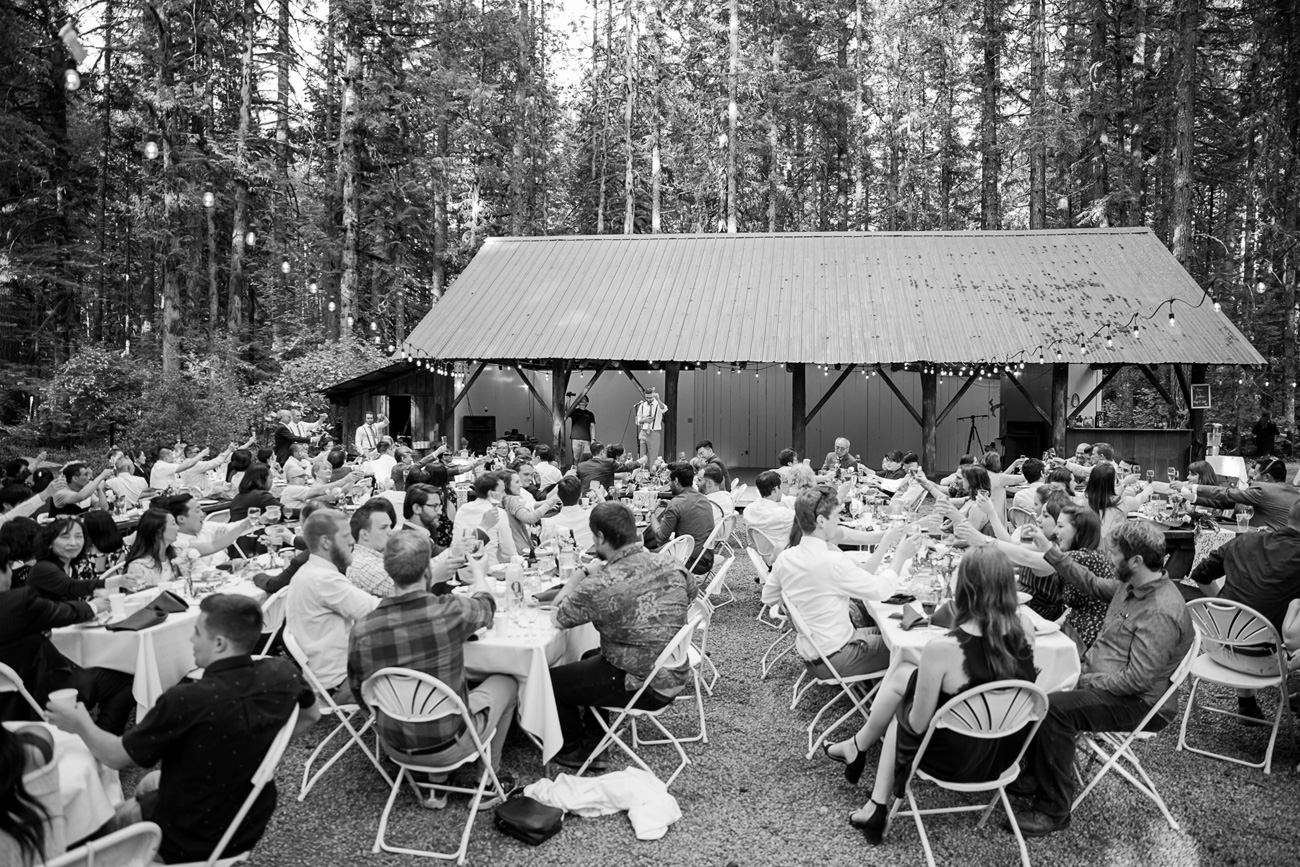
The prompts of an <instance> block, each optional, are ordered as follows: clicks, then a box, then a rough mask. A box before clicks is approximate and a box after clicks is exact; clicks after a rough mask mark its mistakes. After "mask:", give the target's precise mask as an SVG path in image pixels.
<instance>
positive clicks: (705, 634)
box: [682, 557, 736, 744]
mask: <svg viewBox="0 0 1300 867" xmlns="http://www.w3.org/2000/svg"><path fill="white" fill-rule="evenodd" d="M735 562H736V558H735V557H728V558H727V559H726V560H725V561H723V563H722V568H720V569H719V570H718V571H717V572H716V573H715V574H714V576H713V578H712V580H710V581H709V586H708V587H706V588H705V589H704V592H703V593H701V594H700V595H699V596H697V597H695V601H694V602H692V603H691V608H692V610H696V611H699V612H700V613H701V614H702V615H703V620H702V621H701V624H700V628H699V629H698V630H696V631H697V632H698V634H699V637H700V646H699V649H698V650H696V649H695V645H694V644H692V645H691V651H692V654H691V656H692V660H693V662H694V661H695V660H694V657H695V655H697V654H698V655H699V658H700V659H699V662H701V663H708V666H709V670H710V671H712V672H713V677H712V679H703V682H704V691H705V692H707V693H708V694H709V695H713V685H714V684H715V683H717V682H718V667H717V665H715V664H714V662H713V660H712V658H710V657H709V651H708V647H709V626H710V625H711V624H712V623H713V612H714V611H716V610H717V609H719V608H721V607H722V606H721V605H714V604H713V601H712V597H714V596H717V595H719V594H720V588H721V587H722V586H723V584H724V582H726V580H727V572H728V571H729V570H730V569H731V564H733V563H735ZM723 604H726V603H723ZM700 719H701V723H702V722H703V715H701V718H700ZM703 729H704V726H703V725H701V726H700V730H701V731H703ZM682 740H689V738H682ZM704 742H705V743H706V744H707V743H708V742H709V739H708V738H707V737H706V738H704Z"/></svg>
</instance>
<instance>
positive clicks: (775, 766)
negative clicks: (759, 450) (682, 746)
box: [249, 556, 1300, 867]
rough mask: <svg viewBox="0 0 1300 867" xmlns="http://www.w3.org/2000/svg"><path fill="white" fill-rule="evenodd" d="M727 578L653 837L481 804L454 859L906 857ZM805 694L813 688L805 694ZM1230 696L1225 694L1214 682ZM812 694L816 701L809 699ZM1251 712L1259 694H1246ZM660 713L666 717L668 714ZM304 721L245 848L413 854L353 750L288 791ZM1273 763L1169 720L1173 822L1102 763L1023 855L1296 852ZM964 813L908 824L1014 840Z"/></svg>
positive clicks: (966, 854)
mask: <svg viewBox="0 0 1300 867" xmlns="http://www.w3.org/2000/svg"><path fill="white" fill-rule="evenodd" d="M730 584H731V586H732V587H733V588H734V589H735V591H736V595H737V597H738V601H737V602H736V603H735V604H732V605H726V606H724V607H722V608H721V609H719V610H718V612H717V614H716V616H715V618H714V622H713V628H712V631H711V634H710V636H709V649H710V655H711V656H712V657H713V659H714V660H715V661H716V663H717V665H718V668H719V669H720V670H721V672H722V677H721V679H720V680H719V682H718V685H717V687H716V688H715V691H714V695H713V697H712V698H711V699H710V698H708V697H707V696H706V708H707V710H708V715H709V738H710V743H709V744H708V745H700V744H691V745H688V747H687V750H688V753H689V755H690V756H691V759H692V764H691V766H689V767H688V768H686V770H684V771H683V772H682V774H681V776H679V777H678V779H677V780H676V782H675V783H674V785H673V788H672V793H673V794H674V795H675V796H676V797H677V799H678V801H679V803H680V805H681V809H682V813H683V818H682V820H681V821H680V822H678V823H677V824H675V825H674V826H673V827H672V828H671V829H670V830H669V831H668V834H667V835H666V836H665V837H664V838H663V839H662V840H659V841H655V842H641V841H638V840H637V839H636V837H635V835H634V834H633V833H632V828H631V825H630V824H629V823H628V821H627V818H626V816H625V815H623V814H618V815H612V816H605V817H601V818H597V819H580V818H576V817H573V816H570V817H568V818H566V820H565V827H564V830H563V831H562V832H561V833H560V834H558V835H557V836H556V837H554V838H552V839H551V840H549V841H547V842H546V843H544V844H543V845H541V846H539V847H528V846H525V845H524V844H522V843H519V842H516V841H515V840H513V839H511V838H509V837H506V836H505V835H503V834H502V833H500V832H499V831H497V830H496V829H495V828H494V827H493V826H492V817H491V815H490V812H488V813H483V814H481V815H480V816H479V818H478V820H477V821H476V823H475V828H474V832H473V835H472V836H471V839H470V848H469V862H470V863H473V864H480V865H482V864H499V863H509V864H518V865H606V864H621V865H641V864H644V865H657V864H671V863H682V864H689V865H717V867H731V865H737V867H749V865H803V864H807V865H822V864H857V863H861V862H863V861H867V862H868V863H873V864H900V865H902V864H906V865H916V864H922V863H924V855H923V854H922V851H921V846H920V842H919V839H918V837H917V833H916V829H915V826H914V825H912V824H911V821H910V820H903V821H900V822H898V823H896V824H895V825H894V827H893V828H892V829H891V830H890V834H889V837H888V838H887V839H886V841H885V845H884V846H881V847H879V848H877V849H872V848H871V847H870V846H868V845H867V844H866V842H865V841H864V840H863V838H862V836H861V835H860V834H859V833H858V832H857V831H856V830H854V829H853V828H851V827H850V826H849V824H848V821H847V814H848V813H849V811H851V810H853V809H856V808H857V807H858V806H860V805H861V804H862V803H863V802H864V801H865V800H866V798H867V795H868V793H869V789H868V788H867V783H869V781H870V780H871V778H872V768H873V767H874V758H875V757H874V756H873V757H872V759H871V760H869V762H868V767H867V774H866V775H865V776H864V779H863V786H861V787H852V786H849V785H848V784H847V783H846V782H845V781H844V778H843V775H842V772H841V767H840V766H839V765H833V764H831V763H830V762H829V761H828V760H826V759H825V758H823V757H821V756H818V757H817V758H815V759H813V760H811V761H810V760H807V759H805V758H804V752H805V744H806V735H805V726H806V725H807V724H808V722H809V720H811V718H812V715H813V713H814V712H815V708H816V707H817V706H818V704H819V702H818V701H817V694H813V695H810V696H808V697H806V698H805V700H804V702H803V703H802V704H801V705H800V707H799V709H798V710H795V711H791V710H790V709H789V697H790V687H791V685H792V684H793V682H794V680H795V677H796V676H797V674H798V670H799V669H798V667H797V666H798V663H797V662H795V661H793V660H791V659H790V658H789V657H787V658H786V659H785V660H782V662H781V663H779V664H778V666H777V668H776V669H775V670H774V671H773V673H772V675H771V676H770V677H769V678H768V680H767V681H762V680H760V679H759V664H758V660H759V658H760V656H761V655H762V652H763V649H764V648H765V646H766V644H767V642H768V641H770V640H771V638H772V637H774V636H775V631H774V630H772V629H771V628H769V627H767V626H764V625H762V624H759V623H758V622H756V620H755V616H756V614H757V612H758V608H759V604H758V587H757V586H756V585H755V583H754V581H753V570H752V568H751V566H750V564H749V563H748V561H747V558H744V557H743V556H742V558H741V559H740V560H738V561H737V563H736V565H735V567H733V569H732V572H731V576H730ZM822 695H824V696H825V695H828V694H826V693H822ZM1217 695H1218V696H1219V697H1221V698H1225V699H1227V700H1228V701H1231V696H1230V695H1228V694H1227V693H1219V694H1217ZM821 700H823V701H824V700H825V699H824V698H822V699H821ZM1261 703H1262V704H1263V706H1264V708H1265V711H1266V712H1268V711H1270V710H1271V709H1272V708H1273V707H1274V706H1275V705H1274V704H1273V703H1272V701H1271V700H1270V699H1268V698H1266V697H1265V698H1262V699H1261ZM678 704H679V705H681V707H680V708H675V709H673V710H672V711H670V712H669V714H668V715H667V717H666V718H665V722H666V724H668V725H669V728H670V729H673V730H675V731H681V732H684V733H691V732H693V731H694V719H693V717H692V716H691V714H692V713H693V712H694V705H693V703H688V702H685V701H683V702H679V703H678ZM674 723H675V725H674ZM328 730H329V729H328V728H327V724H326V723H324V722H322V723H320V724H318V725H317V726H316V728H315V729H313V730H312V731H311V732H310V733H309V734H308V736H307V737H306V738H304V739H302V740H300V741H299V742H296V743H294V744H291V745H290V747H289V751H288V753H287V754H286V756H285V759H284V762H283V764H282V765H281V766H280V772H279V775H278V779H279V784H280V789H281V799H280V806H279V808H278V810H277V811H276V814H275V818H274V819H273V821H272V823H271V825H270V827H269V829H268V830H267V833H266V835H265V837H263V839H262V841H261V843H260V844H259V845H258V847H257V849H256V851H255V852H254V854H253V856H252V858H251V859H250V862H249V863H252V864H256V865H286V867H287V865H331V864H332V865H349V864H358V863H362V862H363V861H368V862H370V863H385V864H394V865H398V864H411V865H414V864H427V863H429V862H428V861H426V860H424V859H419V858H416V857H407V856H399V855H389V854H385V855H371V853H370V847H371V844H372V843H373V842H374V836H375V831H376V829H377V828H378V823H379V814H380V812H381V811H382V809H383V805H384V801H385V798H386V797H387V788H386V786H385V785H384V783H383V781H382V780H381V779H380V778H379V776H378V774H377V773H376V772H375V771H374V769H373V768H372V767H371V766H370V764H369V763H368V762H367V761H366V760H365V759H364V757H362V756H360V754H359V752H357V751H355V750H353V751H351V752H350V753H349V754H348V755H347V756H345V757H344V758H343V759H341V760H340V762H339V763H338V764H337V765H336V766H335V767H334V768H333V769H332V770H331V771H330V772H329V773H328V774H327V775H326V776H325V777H324V778H323V779H322V780H321V781H320V782H319V783H317V786H316V788H315V789H313V791H312V793H311V794H310V795H309V796H308V798H307V800H306V802H305V803H299V802H298V801H297V800H296V796H297V791H298V783H299V780H300V779H301V775H302V767H303V762H304V761H305V759H306V756H307V754H308V753H309V751H310V749H311V748H312V747H314V746H315V744H316V743H318V742H319V740H320V739H321V738H323V737H324V736H325V734H326V733H327V732H328ZM1192 732H1193V733H1194V734H1195V735H1197V736H1199V738H1200V739H1201V740H1200V742H1201V743H1205V742H1207V741H1214V742H1216V743H1217V744H1219V749H1226V750H1237V751H1238V754H1239V755H1243V756H1246V757H1249V758H1252V759H1253V758H1255V757H1256V756H1260V755H1262V750H1263V745H1264V743H1265V737H1266V735H1265V734H1264V733H1263V731H1262V730H1256V729H1246V728H1243V727H1241V726H1239V725H1237V724H1236V723H1235V722H1233V721H1231V720H1227V719H1222V721H1219V720H1216V719H1210V718H1208V716H1207V715H1202V716H1200V717H1198V718H1197V719H1194V720H1193V725H1192ZM1280 740H1281V743H1280V744H1279V747H1278V750H1277V752H1276V754H1275V760H1274V772H1273V773H1272V774H1271V775H1269V776H1265V775H1264V773H1263V772H1262V771H1260V770H1255V769H1251V768H1244V767H1240V766H1236V765H1230V764H1228V763H1225V762H1219V761H1215V760H1212V759H1209V758H1206V757H1203V756H1197V755H1194V754H1191V753H1187V752H1178V751H1176V750H1175V749H1174V745H1175V743H1176V742H1177V731H1176V728H1175V727H1171V728H1170V729H1169V730H1167V731H1165V732H1164V733H1162V734H1161V735H1160V736H1159V737H1157V738H1155V739H1153V740H1152V741H1149V742H1147V743H1146V744H1143V745H1142V746H1140V747H1139V748H1138V749H1139V755H1140V756H1141V758H1142V760H1143V762H1144V765H1145V767H1146V768H1147V771H1148V773H1150V774H1151V775H1152V777H1153V779H1154V780H1155V782H1156V785H1157V787H1158V788H1159V789H1160V791H1161V793H1162V794H1163V795H1164V797H1165V800H1166V802H1167V803H1169V805H1170V809H1171V810H1172V811H1173V813H1174V816H1175V818H1177V819H1178V820H1179V822H1180V823H1181V824H1182V826H1183V830H1182V831H1173V830H1172V829H1170V827H1169V826H1168V824H1167V823H1166V822H1165V821H1164V819H1163V818H1162V817H1161V815H1160V813H1159V812H1158V811H1157V810H1156V809H1155V807H1154V805H1152V804H1150V803H1149V802H1148V801H1146V800H1145V799H1144V798H1142V797H1141V796H1140V795H1138V794H1137V792H1136V791H1135V790H1133V789H1132V788H1131V787H1129V786H1128V785H1127V784H1125V783H1123V781H1122V780H1121V779H1120V778H1118V777H1117V776H1114V775H1110V777H1108V779H1107V780H1105V781H1103V782H1102V783H1101V785H1100V786H1099V787H1098V789H1096V790H1094V792H1093V794H1092V795H1090V796H1089V799H1088V800H1087V801H1086V802H1085V803H1084V804H1083V806H1082V807H1081V808H1080V810H1079V811H1078V813H1077V814H1076V815H1075V816H1074V821H1073V825H1072V827H1071V828H1070V829H1069V830H1067V831H1065V832H1062V833H1058V834H1054V835H1052V836H1051V837H1048V838H1046V839H1042V840H1030V841H1029V851H1030V857H1031V859H1032V860H1033V861H1034V862H1035V863H1036V864H1040V865H1047V864H1052V865H1080V867H1100V865H1108V867H1109V865H1139V867H1163V865H1170V867H1173V865H1178V867H1187V865H1219V864H1223V865H1229V864H1250V865H1284V864H1300V845H1298V844H1300V834H1297V832H1296V816H1297V814H1298V813H1300V791H1298V790H1297V786H1296V778H1295V776H1294V772H1293V769H1294V767H1295V763H1296V761H1297V759H1300V755H1297V753H1296V751H1294V750H1293V749H1292V748H1291V747H1290V746H1289V745H1288V744H1287V743H1286V734H1285V732H1283V735H1282V738H1281V739H1280ZM643 754H644V755H645V756H646V758H647V760H648V761H649V762H650V764H651V765H652V766H653V767H655V768H656V769H662V770H664V772H665V773H667V772H668V770H669V769H671V767H672V765H671V763H670V761H669V755H671V756H672V758H673V759H675V758H676V754H675V752H673V750H672V748H671V747H647V748H644V752H643ZM502 767H503V770H505V771H508V772H510V773H513V774H514V775H515V777H516V779H517V780H518V781H519V782H520V783H526V782H529V781H531V780H534V779H537V778H538V777H540V776H542V775H543V774H544V773H546V772H547V771H549V773H550V774H551V775H554V774H555V773H556V772H557V770H556V769H555V768H554V766H552V767H550V768H547V769H544V768H543V767H542V766H541V765H540V756H539V754H538V752H537V750H536V749H535V748H534V747H533V746H532V744H531V743H530V742H529V741H528V740H527V739H526V738H524V737H522V736H517V735H516V733H513V732H512V733H511V736H510V738H509V740H508V742H507V746H506V752H505V756H504V758H503V765H502ZM918 799H919V800H920V802H921V804H922V806H923V807H924V806H927V805H931V804H933V805H939V804H948V803H958V802H959V801H958V800H957V799H956V798H955V797H954V796H945V794H943V793H938V792H937V791H936V790H934V789H932V788H922V789H919V790H918ZM463 805H464V801H463V800H462V801H457V800H456V799H455V798H453V800H452V804H451V806H449V807H448V808H447V810H446V811H443V812H431V811H426V810H423V809H421V808H419V807H417V806H416V804H415V803H414V798H413V797H412V796H411V795H410V793H409V791H404V792H403V793H402V794H401V795H399V798H398V802H397V805H396V806H395V808H394V820H393V822H392V823H391V825H390V829H389V830H390V833H389V840H390V841H399V842H400V844H401V845H406V846H412V847H416V848H419V847H433V846H441V847H443V848H454V846H455V845H456V841H457V840H458V835H459V833H460V828H461V826H462V825H463V821H464V815H465V812H464V806H463ZM975 821H976V820H975V817H974V815H972V814H967V815H957V816H946V817H945V816H940V817H932V818H931V819H930V820H928V821H927V823H926V828H927V830H928V831H929V833H930V839H931V845H932V846H933V847H934V852H935V856H936V859H937V860H938V861H939V862H940V863H947V864H957V865H965V864H988V865H1002V864H1013V863H1017V861H1018V858H1017V855H1016V848H1015V841H1014V840H1013V839H1012V837H1011V836H1010V835H1009V834H1008V833H1006V832H1004V831H1003V830H1002V829H1001V827H1000V825H1001V823H1000V821H998V820H997V818H996V815H995V817H994V818H993V819H991V820H990V822H989V823H988V825H987V826H986V827H985V828H984V829H983V830H977V829H976V828H975V827H974V824H975Z"/></svg>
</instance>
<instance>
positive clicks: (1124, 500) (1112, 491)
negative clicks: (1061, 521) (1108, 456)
mask: <svg viewBox="0 0 1300 867" xmlns="http://www.w3.org/2000/svg"><path fill="white" fill-rule="evenodd" d="M1098 445H1105V443H1098ZM1093 448H1094V449H1095V448H1096V446H1093ZM1083 500H1084V502H1085V503H1087V504H1088V508H1090V509H1092V510H1093V511H1094V512H1096V513H1097V514H1098V515H1099V516H1100V517H1101V538H1102V545H1101V550H1102V553H1106V545H1107V541H1106V540H1108V539H1109V538H1110V533H1111V531H1112V530H1114V529H1115V528H1116V527H1118V526H1120V525H1121V524H1123V523H1124V522H1125V521H1127V520H1128V516H1129V513H1130V512H1132V511H1135V510H1136V509H1137V508H1138V506H1139V505H1140V504H1139V503H1138V501H1137V500H1136V499H1135V498H1133V497H1123V496H1120V494H1119V479H1118V477H1117V476H1116V475H1115V465H1114V464H1112V463H1105V462H1103V463H1099V464H1097V465H1096V466H1094V467H1093V468H1092V472H1090V473H1089V474H1088V481H1087V484H1086V485H1085V486H1084V489H1083Z"/></svg>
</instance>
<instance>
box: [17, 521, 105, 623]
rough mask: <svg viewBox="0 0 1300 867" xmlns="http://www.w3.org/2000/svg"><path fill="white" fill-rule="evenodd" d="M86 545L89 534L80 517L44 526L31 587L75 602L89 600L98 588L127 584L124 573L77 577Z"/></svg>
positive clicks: (50, 596)
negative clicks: (105, 576) (78, 563)
mask: <svg viewBox="0 0 1300 867" xmlns="http://www.w3.org/2000/svg"><path fill="white" fill-rule="evenodd" d="M85 546H86V536H85V533H84V532H83V531H82V529H81V522H80V521H78V520H77V519H76V518H59V519H57V520H55V521H54V522H53V523H52V524H48V525H46V526H45V527H43V528H42V529H41V538H40V542H39V543H38V544H37V547H36V563H35V564H34V565H33V566H32V569H31V572H29V573H28V575H27V582H26V583H27V586H28V587H31V588H32V589H33V590H35V591H36V592H37V593H39V594H40V595H41V596H44V597H45V598H46V599H50V600H53V601H55V602H72V601H75V600H78V599H89V598H90V595H91V594H92V593H94V592H95V591H96V590H116V589H117V588H118V587H121V586H122V585H123V584H124V583H126V582H125V580H124V579H123V578H122V577H121V576H120V575H119V576H114V577H112V578H108V579H104V578H90V579H86V580H77V579H76V578H74V577H73V576H74V575H75V574H77V572H78V571H79V570H78V568H77V565H76V564H77V561H78V560H80V559H81V555H82V553H83V551H84V549H85Z"/></svg>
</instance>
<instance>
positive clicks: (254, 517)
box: [248, 506, 262, 524]
mask: <svg viewBox="0 0 1300 867" xmlns="http://www.w3.org/2000/svg"><path fill="white" fill-rule="evenodd" d="M261 517H262V507H261V506H249V507H248V520H250V521H252V522H253V523H254V524H256V523H257V522H258V521H259V520H260V519H261Z"/></svg>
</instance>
